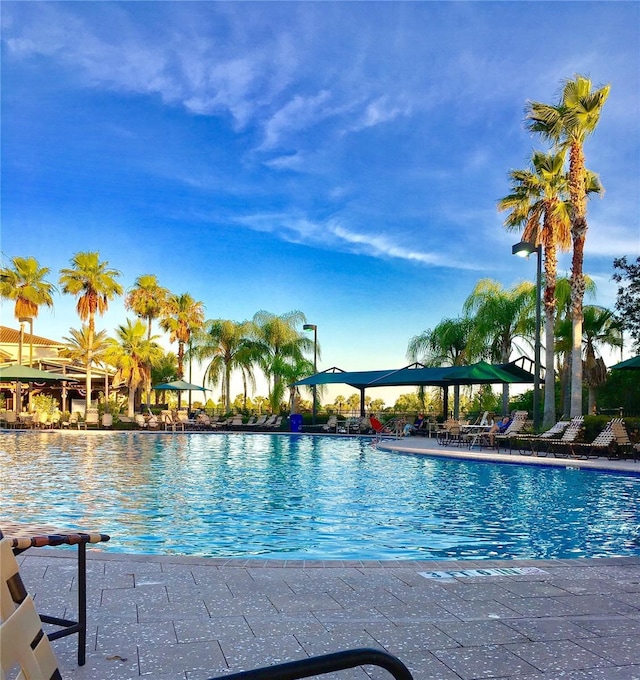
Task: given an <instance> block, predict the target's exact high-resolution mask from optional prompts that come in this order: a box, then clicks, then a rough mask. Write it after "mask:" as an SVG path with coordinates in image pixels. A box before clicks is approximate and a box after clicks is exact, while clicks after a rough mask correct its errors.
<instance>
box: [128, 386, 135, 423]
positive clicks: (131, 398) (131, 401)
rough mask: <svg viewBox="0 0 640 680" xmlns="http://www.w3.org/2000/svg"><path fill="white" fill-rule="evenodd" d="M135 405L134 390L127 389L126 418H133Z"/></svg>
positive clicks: (132, 388)
mask: <svg viewBox="0 0 640 680" xmlns="http://www.w3.org/2000/svg"><path fill="white" fill-rule="evenodd" d="M135 404H136V388H135V387H129V403H128V404H127V416H129V418H133V414H134V413H135Z"/></svg>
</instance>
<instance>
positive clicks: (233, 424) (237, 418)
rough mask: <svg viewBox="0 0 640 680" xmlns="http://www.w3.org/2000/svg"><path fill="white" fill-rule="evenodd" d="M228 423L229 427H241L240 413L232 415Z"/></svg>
mask: <svg viewBox="0 0 640 680" xmlns="http://www.w3.org/2000/svg"><path fill="white" fill-rule="evenodd" d="M229 425H230V426H231V427H242V425H243V422H242V416H241V415H240V414H236V415H235V416H233V418H232V419H231V422H230V423H229Z"/></svg>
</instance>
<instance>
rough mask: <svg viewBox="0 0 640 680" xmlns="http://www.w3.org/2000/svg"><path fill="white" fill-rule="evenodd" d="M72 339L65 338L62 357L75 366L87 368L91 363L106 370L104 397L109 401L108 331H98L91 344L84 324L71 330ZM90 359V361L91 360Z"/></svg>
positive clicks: (64, 405)
mask: <svg viewBox="0 0 640 680" xmlns="http://www.w3.org/2000/svg"><path fill="white" fill-rule="evenodd" d="M69 335H70V337H63V338H62V339H63V340H64V342H65V347H64V348H63V349H61V350H60V356H61V357H63V358H65V359H71V361H72V362H73V363H74V364H77V365H80V366H84V367H86V365H87V361H89V360H90V361H91V364H92V366H100V367H102V368H104V371H105V374H104V395H105V399H107V400H108V399H109V372H108V369H107V364H106V361H105V356H104V355H105V350H106V347H107V331H105V330H102V331H97V332H95V333H94V334H93V336H92V338H91V344H89V329H88V327H87V326H86V325H85V324H83V325H82V328H80V329H77V328H70V329H69ZM89 357H90V359H89ZM63 396H64V398H63V410H66V392H63Z"/></svg>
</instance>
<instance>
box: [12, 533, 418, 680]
mask: <svg viewBox="0 0 640 680" xmlns="http://www.w3.org/2000/svg"><path fill="white" fill-rule="evenodd" d="M1 538H2V533H1V532H0V539H1ZM364 665H375V666H379V667H381V668H384V669H386V670H387V671H388V672H389V673H390V674H391V675H392V676H393V677H394V678H395V679H396V680H413V676H412V675H411V673H410V672H409V670H408V669H407V667H406V666H405V665H404V664H403V663H402V662H401V661H400V660H399V659H398V658H396V657H395V656H392V655H391V654H388V653H387V652H383V651H381V650H379V649H368V648H363V649H349V650H345V651H340V652H335V653H333V654H323V655H321V656H312V657H308V658H304V659H300V660H297V661H289V662H286V663H283V664H277V665H271V666H269V667H265V668H259V669H255V670H251V671H241V672H239V673H231V674H227V675H223V676H218V677H217V678H212V679H211V680H222V678H225V679H226V680H240V678H247V677H251V678H261V677H264V678H310V677H316V676H318V675H324V674H326V673H333V672H335V671H340V670H346V669H349V668H357V667H359V666H364ZM0 667H1V669H2V677H3V678H4V677H5V676H9V674H11V675H10V677H14V671H17V670H18V669H19V670H20V673H19V675H18V676H17V677H18V678H21V679H22V680H44V679H45V678H47V679H48V680H62V675H61V673H60V669H59V667H58V660H57V659H56V655H55V653H54V651H53V648H52V646H51V643H50V642H49V638H48V637H47V636H46V635H45V634H44V631H43V630H42V621H41V620H40V617H39V616H38V612H37V610H36V607H35V604H34V601H33V598H32V596H31V595H29V594H28V593H27V590H26V588H25V587H24V584H23V582H22V578H21V576H20V567H19V566H18V562H17V560H16V558H15V556H14V554H13V550H12V549H11V542H10V541H9V540H8V539H2V540H0Z"/></svg>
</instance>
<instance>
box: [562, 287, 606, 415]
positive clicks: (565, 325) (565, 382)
mask: <svg viewBox="0 0 640 680" xmlns="http://www.w3.org/2000/svg"><path fill="white" fill-rule="evenodd" d="M584 280H585V296H586V297H588V298H590V299H595V296H596V284H595V282H594V281H593V279H592V278H591V277H590V276H588V275H585V277H584ZM556 303H557V310H556V328H555V340H554V343H555V353H556V357H557V358H556V361H557V365H558V373H559V374H560V387H561V390H560V393H561V404H562V409H561V412H562V416H563V418H569V413H570V412H571V373H572V371H571V366H572V364H573V354H572V351H571V350H572V341H571V338H572V326H573V322H572V320H571V282H570V281H569V279H568V278H566V277H565V276H561V277H560V278H558V281H557V283H556Z"/></svg>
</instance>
